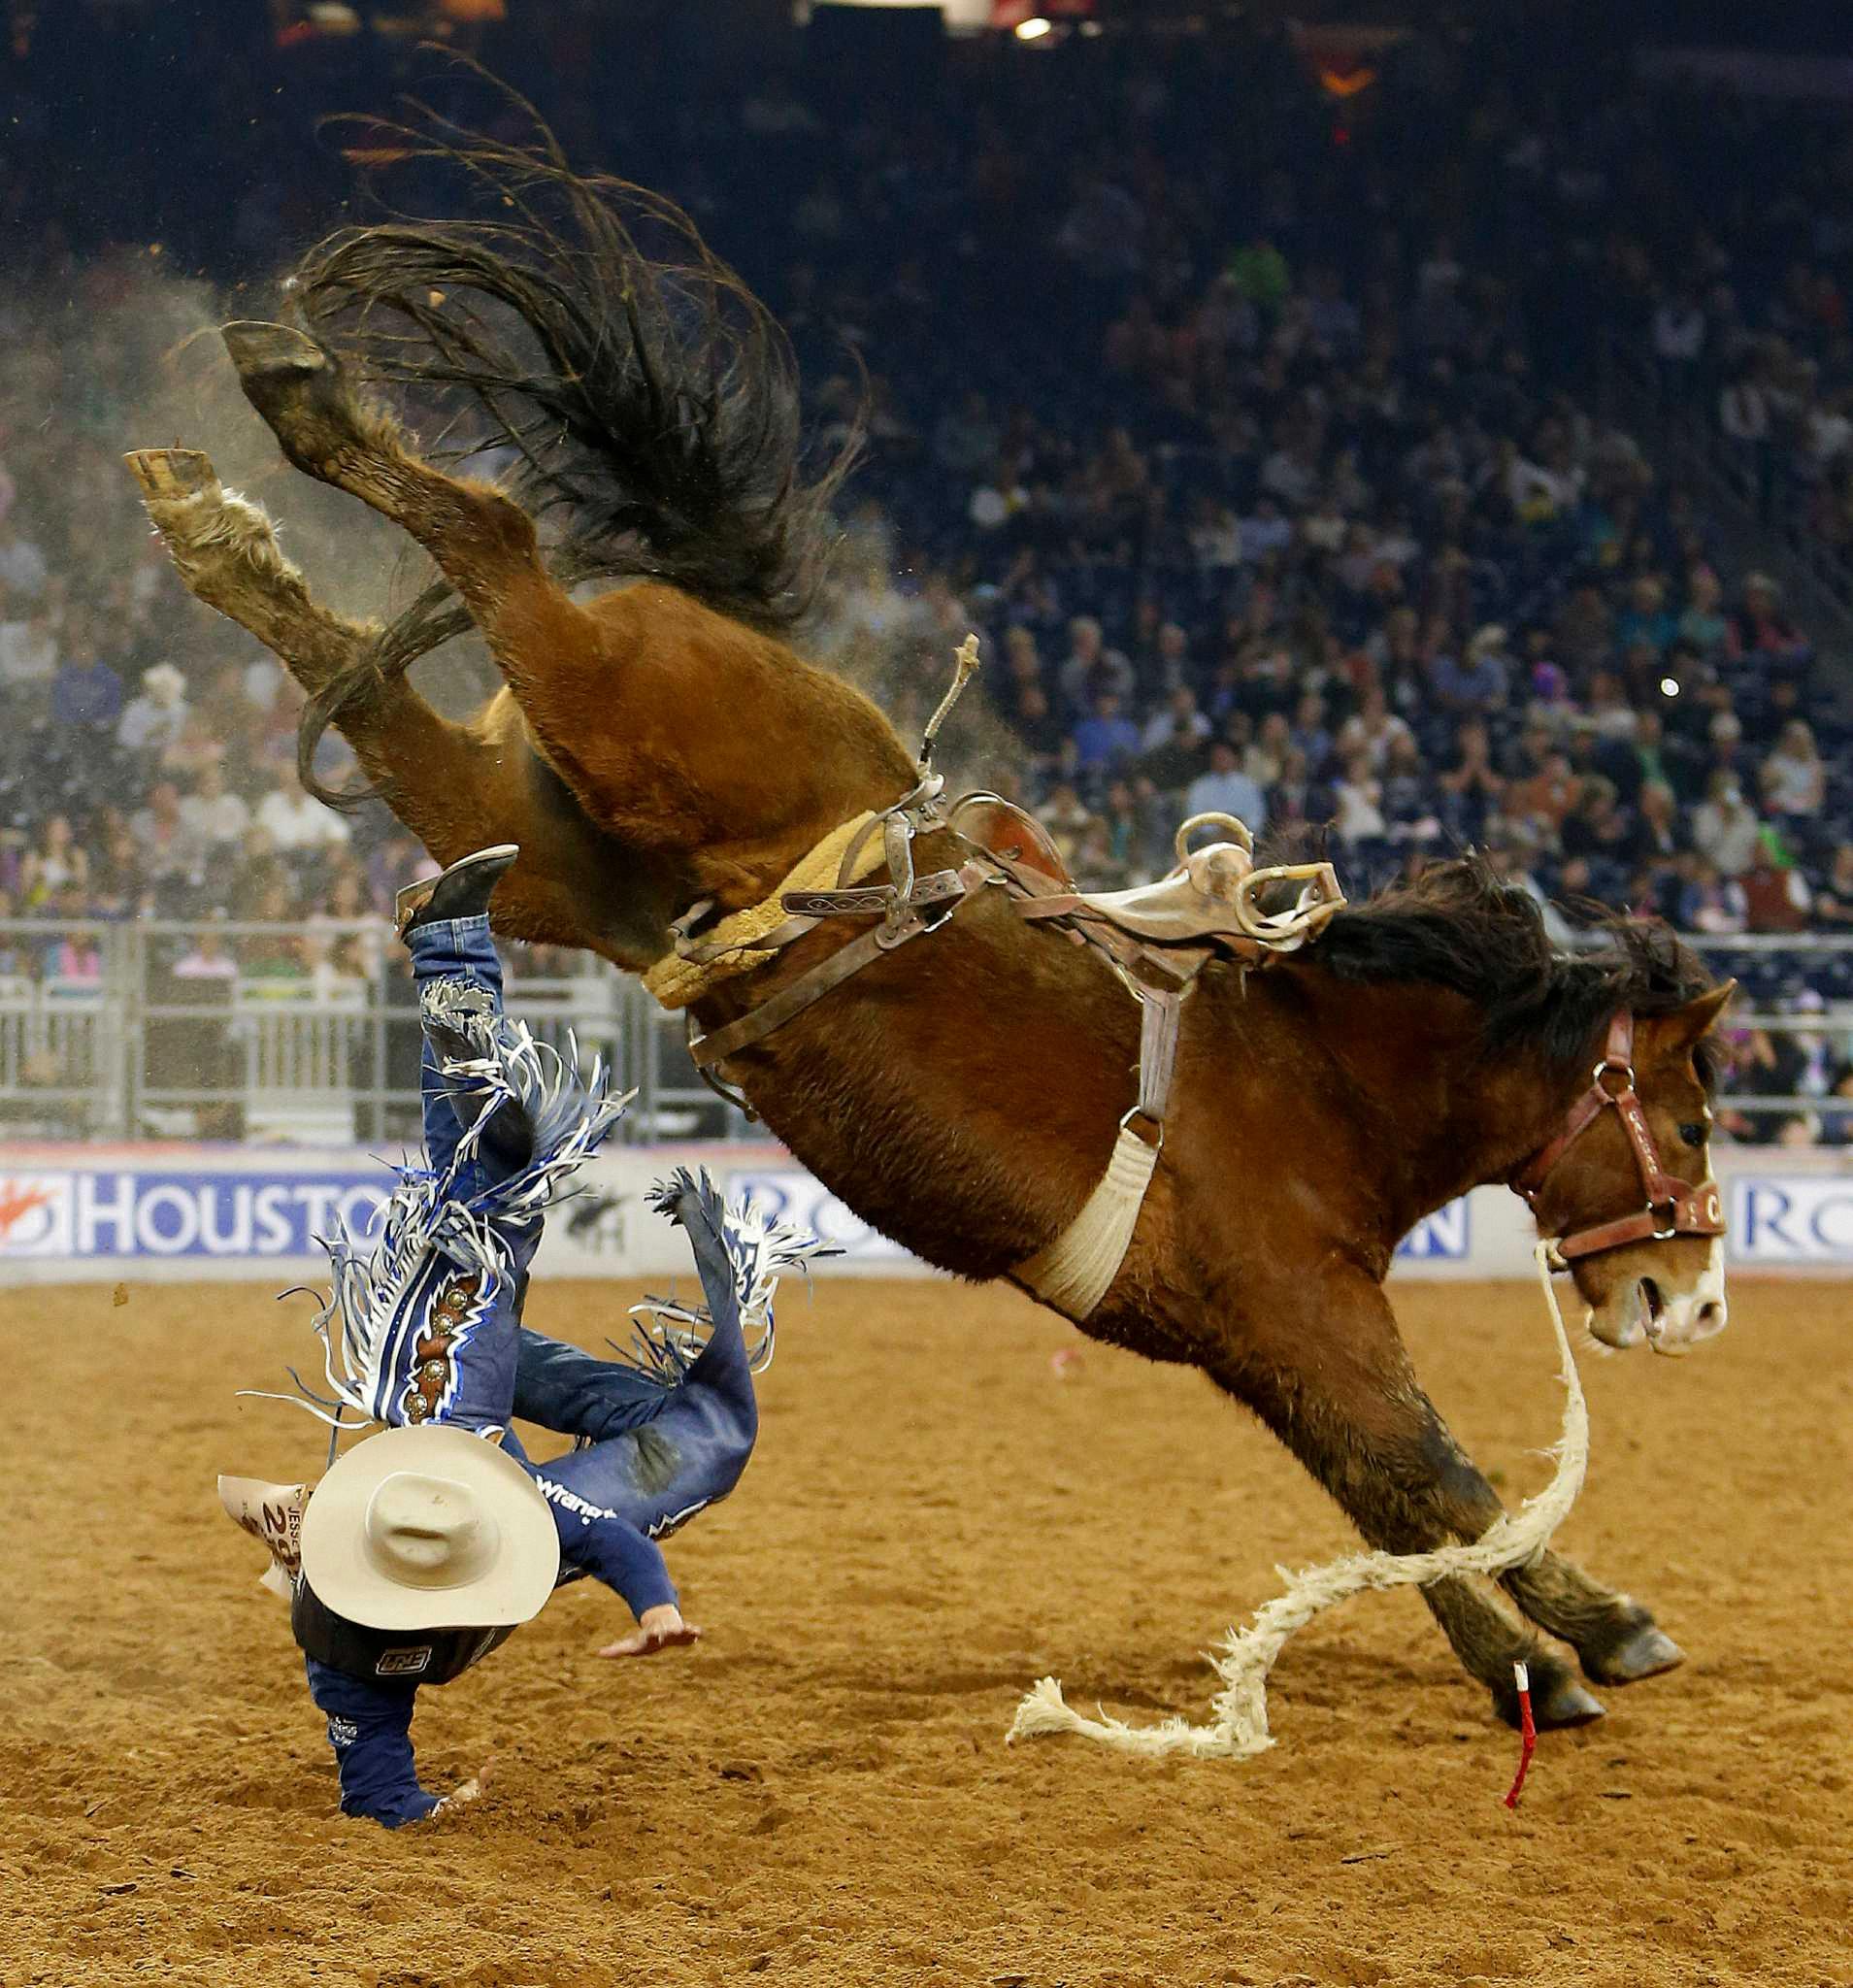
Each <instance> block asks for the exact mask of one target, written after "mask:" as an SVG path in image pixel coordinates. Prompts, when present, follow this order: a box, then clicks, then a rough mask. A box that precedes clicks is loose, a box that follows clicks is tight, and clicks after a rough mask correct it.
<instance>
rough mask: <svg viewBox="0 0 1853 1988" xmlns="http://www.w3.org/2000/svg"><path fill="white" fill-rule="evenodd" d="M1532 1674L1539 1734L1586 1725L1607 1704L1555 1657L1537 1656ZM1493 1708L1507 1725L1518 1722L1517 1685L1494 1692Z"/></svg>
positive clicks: (1535, 1722)
mask: <svg viewBox="0 0 1853 1988" xmlns="http://www.w3.org/2000/svg"><path fill="white" fill-rule="evenodd" d="M1526 1668H1527V1670H1528V1671H1529V1672H1530V1673H1531V1688H1532V1723H1533V1724H1534V1725H1535V1726H1536V1727H1537V1728H1538V1730H1539V1732H1540V1733H1550V1732H1557V1731H1559V1730H1561V1729H1562V1728H1563V1727H1565V1726H1587V1725H1590V1724H1592V1723H1593V1722H1594V1721H1595V1720H1597V1719H1600V1718H1601V1717H1603V1715H1604V1713H1605V1710H1606V1707H1605V1706H1604V1705H1603V1702H1602V1701H1601V1699H1599V1698H1595V1697H1592V1696H1591V1695H1590V1693H1588V1692H1587V1691H1585V1690H1584V1689H1583V1687H1582V1686H1581V1685H1580V1684H1578V1683H1577V1681H1576V1680H1575V1678H1574V1677H1572V1675H1571V1673H1570V1671H1569V1669H1568V1668H1567V1667H1566V1666H1564V1665H1562V1664H1560V1663H1558V1662H1557V1660H1556V1659H1555V1658H1554V1657H1534V1658H1533V1659H1532V1661H1531V1663H1530V1664H1529V1665H1527V1667H1526ZM1493 1709H1494V1710H1495V1711H1496V1712H1498V1713H1499V1715H1500V1717H1501V1718H1502V1719H1504V1720H1505V1721H1506V1724H1507V1725H1508V1726H1516V1725H1517V1724H1518V1723H1519V1709H1518V1687H1517V1685H1516V1684H1511V1683H1507V1684H1506V1685H1505V1686H1504V1687H1503V1688H1501V1689H1498V1690H1496V1691H1495V1692H1494V1693H1493Z"/></svg>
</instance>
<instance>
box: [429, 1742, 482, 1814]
mask: <svg viewBox="0 0 1853 1988" xmlns="http://www.w3.org/2000/svg"><path fill="white" fill-rule="evenodd" d="M494 1766H495V1760H494V1757H493V1755H492V1756H491V1757H490V1758H489V1759H488V1760H485V1761H484V1762H483V1763H482V1765H481V1766H480V1768H479V1769H478V1770H477V1771H476V1773H473V1774H472V1775H471V1776H470V1778H469V1779H468V1780H467V1781H459V1782H458V1783H457V1785H456V1786H455V1787H454V1788H452V1789H451V1790H450V1792H449V1794H447V1795H445V1796H442V1797H441V1798H440V1799H439V1802H438V1806H437V1807H435V1808H434V1809H433V1810H432V1811H431V1813H432V1815H434V1816H438V1815H444V1814H447V1813H448V1812H449V1811H450V1810H452V1809H456V1808H461V1807H463V1806H466V1804H468V1803H471V1802H476V1801H479V1800H480V1798H481V1796H482V1794H483V1792H484V1790H486V1789H487V1787H488V1785H489V1780H490V1777H491V1773H492V1771H493V1769H494Z"/></svg>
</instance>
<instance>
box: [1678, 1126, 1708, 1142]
mask: <svg viewBox="0 0 1853 1988" xmlns="http://www.w3.org/2000/svg"><path fill="white" fill-rule="evenodd" d="M1679 1137H1680V1138H1681V1139H1683V1140H1684V1141H1685V1143H1687V1144H1688V1145H1690V1146H1701V1145H1704V1143H1705V1128H1704V1126H1703V1125H1701V1124H1699V1123H1698V1122H1697V1121H1696V1120H1689V1121H1688V1122H1687V1123H1686V1124H1684V1125H1682V1126H1680V1128H1679Z"/></svg>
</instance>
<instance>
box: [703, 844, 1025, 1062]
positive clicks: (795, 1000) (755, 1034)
mask: <svg viewBox="0 0 1853 1988" xmlns="http://www.w3.org/2000/svg"><path fill="white" fill-rule="evenodd" d="M984 877H985V873H984V871H983V870H982V868H981V867H980V866H979V865H978V864H976V863H967V864H965V865H964V866H963V867H962V868H960V869H958V870H955V871H954V870H948V871H939V872H936V873H935V874H934V876H933V877H931V878H926V879H925V883H926V885H927V894H926V895H925V896H923V897H921V898H916V900H915V905H916V906H917V905H919V904H925V905H927V906H928V907H929V908H930V909H934V910H938V909H939V907H941V906H949V909H946V910H939V914H938V916H934V917H929V916H925V915H923V914H922V912H921V911H919V910H918V909H915V908H913V907H910V909H909V911H908V912H907V915H906V916H905V917H904V918H902V920H901V921H900V924H899V926H898V928H895V929H891V928H890V927H889V926H888V925H886V924H881V925H873V926H871V927H870V928H869V930H868V931H866V932H864V933H861V934H860V935H859V936H858V937H856V938H854V939H852V940H850V942H849V943H848V944H847V945H844V946H839V947H838V949H837V950H836V951H835V952H833V953H831V954H830V955H829V957H828V958H827V959H820V960H819V961H818V962H817V964H816V965H815V966H814V967H810V968H807V969H806V971H805V972H804V973H802V974H800V975H799V976H798V977H797V978H796V979H795V980H792V981H790V982H789V983H788V984H787V985H785V986H783V987H780V988H779V990H778V993H776V994H769V995H768V996H767V997H766V999H765V1000H764V1001H762V1002H761V1003H760V1004H759V1006H758V1007H757V1008H755V1009H753V1010H752V1011H751V1012H750V1013H748V1014H743V1015H742V1016H741V1017H740V1019H739V1020H738V1021H730V1022H729V1023H727V1025H726V1026H725V1027H724V1028H718V1029H714V1030H712V1031H711V1033H709V1034H708V1035H705V1036H697V1037H696V1038H695V1039H694V1040H693V1041H692V1042H691V1043H690V1044H689V1045H688V1053H689V1055H690V1056H691V1057H692V1058H693V1059H694V1064H695V1068H696V1069H697V1070H711V1069H712V1068H713V1067H714V1065H715V1064H716V1063H724V1062H725V1061H726V1060H727V1058H728V1057H729V1056H733V1055H737V1054H738V1053H739V1052H740V1051H741V1050H742V1049H745V1048H746V1047H748V1046H749V1045H750V1044H754V1043H757V1042H760V1041H761V1040H762V1039H763V1038H765V1037H767V1036H769V1035H771V1034H772V1032H773V1031H774V1030H775V1029H779V1028H783V1027H784V1025H785V1023H786V1022H788V1021H790V1020H791V1019H792V1018H793V1016H794V1015H800V1014H802V1013H803V1012H804V1011H805V1010H806V1009H807V1008H809V1007H811V1004H812V1003H813V1002H817V1001H821V1000H822V999H823V997H824V996H825V995H826V994H828V993H829V992H831V990H832V989H833V988H836V987H841V986H842V985H843V983H844V981H845V980H846V979H849V978H850V977H852V976H853V975H856V974H859V973H860V972H861V971H862V969H863V968H864V967H866V966H868V965H870V964H871V963H872V962H873V961H875V960H877V959H879V958H880V957H881V955H882V954H883V953H884V952H893V951H894V950H895V948H896V947H897V946H901V945H905V944H907V943H908V941H909V940H910V939H917V938H918V937H919V936H920V934H921V933H922V932H931V931H932V930H933V929H934V928H935V926H937V925H939V924H940V923H942V922H943V920H944V919H945V918H948V917H950V916H951V914H952V912H953V911H957V910H958V908H959V907H960V906H961V905H962V904H963V903H964V902H965V901H966V899H967V898H968V897H969V896H970V895H971V894H972V892H973V891H975V890H976V889H977V888H978V887H979V886H980V885H981V884H982V883H983V881H984ZM942 878H950V879H952V881H953V882H954V883H956V885H957V886H958V888H956V889H953V888H951V887H949V886H944V885H942V883H941V879H942ZM838 895H842V896H851V895H853V893H849V892H843V893H836V892H829V893H823V892H819V893H815V894H814V898H822V897H825V896H832V897H834V896H838ZM800 896H801V893H799V892H795V891H794V892H793V893H792V894H791V896H790V897H788V898H787V899H786V905H787V908H788V909H795V905H796V901H797V900H798V898H799V897H800ZM814 898H813V901H812V910H813V914H814V911H815V910H816V905H815V902H814ZM828 909H829V910H830V911H833V912H834V911H850V912H853V911H864V910H867V911H879V910H881V909H882V906H881V905H880V904H871V905H868V906H866V907H865V906H862V905H847V906H838V905H833V906H830V907H829V908H828Z"/></svg>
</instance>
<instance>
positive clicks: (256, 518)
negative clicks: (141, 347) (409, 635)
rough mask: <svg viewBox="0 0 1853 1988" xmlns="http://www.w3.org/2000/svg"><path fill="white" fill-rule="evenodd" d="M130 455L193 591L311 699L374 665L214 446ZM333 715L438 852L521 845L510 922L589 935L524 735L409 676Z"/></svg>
mask: <svg viewBox="0 0 1853 1988" xmlns="http://www.w3.org/2000/svg"><path fill="white" fill-rule="evenodd" d="M127 461H128V466H129V469H130V471H131V472H132V474H133V475H134V477H135V480H136V481H137V483H138V484H139V485H140V486H141V490H142V499H143V502H144V504H145V505H146V506H147V508H148V513H149V517H150V519H151V520H152V521H153V524H154V527H155V529H156V530H157V531H158V532H159V533H160V535H161V537H162V539H163V541H164V542H165V543H166V545H167V548H168V551H169V552H170V553H171V554H172V556H173V559H174V563H175V565H176V567H177V568H178V569H179V571H180V575H181V578H182V580H183V581H184V582H185V584H186V586H187V588H188V590H189V591H190V592H192V593H193V594H194V595H195V596H196V597H197V598H198V599H199V600H201V601H204V602H205V603H206V605H207V606H208V607H210V608H215V609H216V610H217V611H218V613H221V614H224V615H225V616H226V617H227V618H228V619H230V620H233V621H236V622H237V623H238V624H239V626H240V627H241V628H245V629H248V631H249V632H250V633H251V634H252V635H254V636H255V637H256V638H257V640H258V641H259V642H261V643H262V644H263V645H264V646H266V647H267V648H269V649H271V650H272V651H273V652H274V653H275V654H276V655H278V656H279V657H281V660H282V662H283V663H284V665H285V666H286V667H287V668H288V670H289V673H290V675H291V676H292V677H293V678H295V679H296V681H297V682H298V683H300V684H301V685H302V687H303V688H304V689H305V690H307V691H308V692H309V693H310V694H311V695H312V696H314V695H315V694H317V693H318V692H320V691H322V690H324V689H326V688H327V687H328V686H329V685H330V684H332V683H334V682H335V681H336V680H337V679H340V678H341V677H343V676H344V675H346V674H347V673H348V672H350V671H355V670H358V669H360V667H361V666H362V665H364V664H365V663H366V660H367V657H368V655H369V653H370V651H371V649H372V646H373V643H374V639H375V637H376V635H377V634H378V630H377V629H376V628H375V627H373V626H372V625H371V624H369V623H366V622H360V621H350V620H347V619H346V618H344V617H343V616H342V615H339V614H336V613H331V612H330V611H329V610H328V609H326V608H324V607H322V606H320V605H319V604H318V603H317V602H316V601H315V600H314V598H313V596H312V595H311V594H310V592H309V588H308V585H307V583H306V582H305V580H304V579H303V576H302V574H301V573H300V572H298V570H297V569H296V568H295V567H294V566H293V565H291V564H290V562H289V561H288V560H287V559H285V558H284V557H283V554H282V552H281V549H280V548H279V547H278V544H277V538H276V533H275V531H274V529H273V527H272V525H271V521H270V519H269V518H268V517H267V516H266V515H265V514H264V513H263V512H262V511H261V510H260V509H259V508H258V507H257V506H256V505H254V504H251V503H248V502H247V501H246V499H244V498H242V497H240V496H238V495H237V494H236V493H235V492H233V491H228V490H225V489H223V488H222V487H221V486H220V484H219V480H218V478H217V476H216V475H215V473H214V470H213V465H212V463H211V461H210V460H209V459H208V458H207V457H206V456H205V455H203V454H201V453H200V452H199V451H198V450H197V449H188V448H151V449H138V450H136V451H135V452H133V453H132V454H130V455H129V456H128V458H127ZM511 715H513V714H512V713H511ZM337 722H338V724H339V727H340V729H341V731H342V733H343V735H344V736H345V737H346V738H347V742H348V743H349V745H351V746H353V748H354V752H355V755H356V756H357V757H358V759H359V761H360V764H361V766H362V768H363V770H364V771H365V773H366V775H367V777H368V779H371V780H374V781H376V782H378V783H379V784H380V785H381V789H382V792H383V794H384V798H385V799H386V801H387V802H388V804H389V805H390V807H391V808H392V811H393V812H394V813H395V814H397V815H398V817H399V819H400V820H401V821H403V822H404V823H405V825H406V826H407V827H408V828H409V829H411V830H412V832H413V833H414V835H415V836H417V837H418V839H419V840H420V841H421V842H422V843H423V844H424V845H425V847H426V848H428V849H429V850H430V851H431V853H432V855H433V856H435V857H436V858H437V859H438V861H439V862H441V863H447V862H453V861H454V860H455V859H456V858H457V857H458V856H461V855H466V854H467V853H468V852H469V851H470V850H471V849H473V848H479V847H480V846H481V845H483V844H485V843H489V842H495V841H499V840H507V841H513V842H519V843H520V844H521V845H522V858H521V861H520V862H519V863H518V864H517V865H516V866H515V868H514V869H513V871H511V872H510V874H509V876H508V877H507V878H504V880H503V882H502V884H501V886H500V888H499V889H498V890H497V892H496V920H497V924H498V926H499V927H500V928H501V929H503V930H506V931H508V932H509V933H510V934H511V935H513V936H515V937H524V938H536V939H549V940H554V941H556V942H558V943H562V944H585V943H587V942H586V940H585V939H584V937H583V936H582V934H581V931H580V927H581V925H582V924H583V921H584V916H585V911H584V906H585V892H584V889H583V887H582V886H581V887H579V888H576V887H575V884H574V873H575V872H582V871H583V870H584V869H585V868H586V864H585V860H584V852H583V851H582V850H579V848H577V847H574V848H572V849H569V848H567V847H566V846H564V845H563V844H562V840H561V832H560V831H559V829H558V828H557V827H556V826H555V825H553V824H551V823H550V822H549V821H548V820H547V818H546V815H545V813H544V812H542V811H540V810H538V809H537V808H536V807H535V806H534V805H533V803H532V800H531V797H530V796H529V795H528V794H527V793H525V792H524V791H523V788H522V784H521V782H520V781H519V780H518V779H516V778H514V777H513V771H512V770H513V769H514V768H516V767H518V765H519V762H520V760H521V758H522V757H523V755H524V752H525V748H523V747H522V746H520V742H519V740H518V738H515V739H513V740H510V741H496V742H493V743H492V742H491V741H489V740H488V739H486V738H485V737H482V736H480V734H479V733H478V732H477V731H475V730H473V728H471V727H469V726H465V725H458V724H453V723H451V722H450V721H449V720H448V719H447V718H444V717H442V716H440V715H439V713H438V712H435V711H433V710H432V709H431V707H430V706H429V705H428V704H426V703H425V701H424V699H423V698H421V697H420V696H418V695H417V693H416V692H415V691H414V689H413V688H412V686H411V684H410V683H409V682H407V681H406V679H404V678H403V677H396V678H389V677H386V676H383V675H377V676H375V677H374V678H373V679H371V680H370V681H366V682H365V687H364V688H363V690H362V692H361V694H359V695H357V696H356V697H354V698H353V699H351V700H349V702H348V703H347V704H345V705H344V706H343V707H342V709H341V712H340V714H339V717H338V719H337ZM517 729H518V728H517ZM583 839H584V840H586V841H589V840H590V837H589V832H583Z"/></svg>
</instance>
